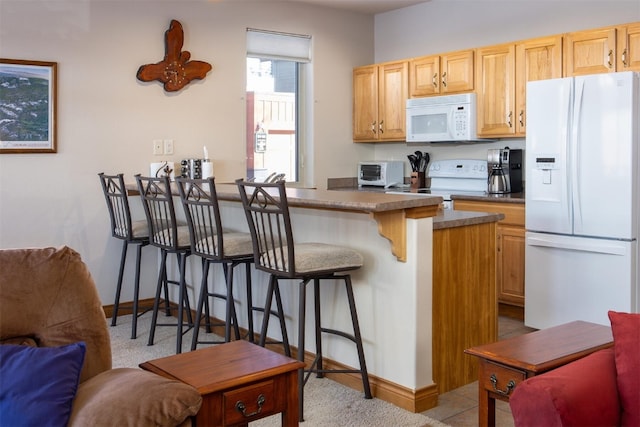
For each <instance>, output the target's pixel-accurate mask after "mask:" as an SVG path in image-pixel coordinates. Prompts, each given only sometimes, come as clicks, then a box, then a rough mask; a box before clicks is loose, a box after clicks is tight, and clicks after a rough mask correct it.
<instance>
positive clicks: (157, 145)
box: [153, 139, 164, 156]
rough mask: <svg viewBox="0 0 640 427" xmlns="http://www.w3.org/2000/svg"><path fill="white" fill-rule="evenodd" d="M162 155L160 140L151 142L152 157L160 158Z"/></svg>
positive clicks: (162, 147)
mask: <svg viewBox="0 0 640 427" xmlns="http://www.w3.org/2000/svg"><path fill="white" fill-rule="evenodd" d="M163 154H164V146H163V145H162V140H161V139H154V140H153V155H154V156H162V155H163Z"/></svg>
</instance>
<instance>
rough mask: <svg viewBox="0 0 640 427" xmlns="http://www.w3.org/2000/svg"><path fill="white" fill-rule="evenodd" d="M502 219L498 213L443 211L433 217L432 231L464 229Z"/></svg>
mask: <svg viewBox="0 0 640 427" xmlns="http://www.w3.org/2000/svg"><path fill="white" fill-rule="evenodd" d="M503 218H504V215H503V214H500V213H485V212H468V211H455V210H452V209H444V210H442V211H440V212H438V215H436V216H434V217H433V229H434V230H442V229H445V228H453V227H465V226H468V225H477V224H485V223H487V222H497V221H500V220H501V219H503Z"/></svg>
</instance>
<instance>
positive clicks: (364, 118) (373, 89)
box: [353, 61, 409, 142]
mask: <svg viewBox="0 0 640 427" xmlns="http://www.w3.org/2000/svg"><path fill="white" fill-rule="evenodd" d="M408 67H409V66H408V61H399V62H387V63H382V64H374V65H367V66H364V67H357V68H355V69H354V70H353V140H354V141H356V142H376V141H405V140H406V119H405V117H406V114H405V110H406V102H407V98H408V93H409V84H408Z"/></svg>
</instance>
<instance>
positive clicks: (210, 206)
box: [176, 178, 254, 350]
mask: <svg viewBox="0 0 640 427" xmlns="http://www.w3.org/2000/svg"><path fill="white" fill-rule="evenodd" d="M176 184H177V185H178V193H179V194H180V200H181V201H182V206H183V207H184V212H185V216H186V218H187V225H188V226H189V233H190V237H191V253H192V254H194V255H198V256H199V257H200V258H202V284H201V285H200V297H199V299H198V306H197V309H196V321H195V328H194V331H193V339H192V342H191V350H195V349H196V347H197V345H198V344H219V343H221V342H229V341H230V340H231V326H232V325H233V329H234V333H235V339H240V329H239V326H238V319H237V315H236V309H235V303H234V298H233V271H234V269H235V267H236V266H238V265H244V266H245V273H246V277H247V281H246V292H247V319H248V338H249V341H251V342H253V341H254V330H253V310H252V309H253V306H252V295H251V264H252V263H253V245H252V243H251V235H250V234H249V233H242V232H239V231H232V230H226V229H224V228H223V227H222V218H221V215H220V206H219V204H218V195H217V193H216V186H215V180H214V179H213V178H208V179H187V178H177V179H176ZM212 264H221V265H222V267H223V271H224V276H225V280H226V281H225V283H226V294H220V293H216V292H213V291H212V290H211V291H210V290H209V282H208V276H209V269H210V266H211V265H212ZM210 297H213V298H219V299H222V300H225V301H226V313H225V322H224V326H225V335H224V341H212V340H209V341H199V338H198V337H199V331H200V323H201V321H202V315H203V309H204V315H205V327H206V331H207V332H209V333H210V332H211V326H212V325H211V316H210V310H209V298H210Z"/></svg>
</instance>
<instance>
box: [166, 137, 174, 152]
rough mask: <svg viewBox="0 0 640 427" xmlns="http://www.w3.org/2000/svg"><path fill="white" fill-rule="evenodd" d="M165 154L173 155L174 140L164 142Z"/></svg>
mask: <svg viewBox="0 0 640 427" xmlns="http://www.w3.org/2000/svg"><path fill="white" fill-rule="evenodd" d="M164 154H169V155H170V154H173V139H165V140H164Z"/></svg>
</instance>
